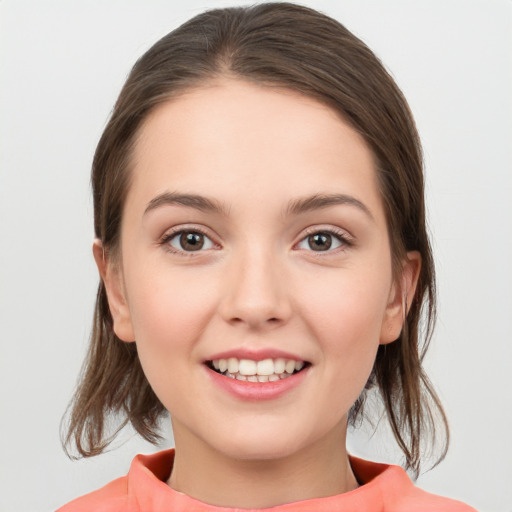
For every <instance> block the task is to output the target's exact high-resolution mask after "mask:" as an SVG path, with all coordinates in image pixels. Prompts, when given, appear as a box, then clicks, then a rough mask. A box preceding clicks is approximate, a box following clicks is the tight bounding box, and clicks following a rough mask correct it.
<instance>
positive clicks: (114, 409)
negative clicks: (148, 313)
mask: <svg viewBox="0 0 512 512" xmlns="http://www.w3.org/2000/svg"><path fill="white" fill-rule="evenodd" d="M165 412H166V411H165V408H164V407H163V405H162V404H161V402H160V400H159V399H158V398H157V396H156V395H155V393H154V392H153V390H152V389H151V387H150V385H149V383H148V381H147V379H146V376H145V375H144V372H143V371H142V367H141V364H140V361H139V357H138V354H137V347H136V345H135V343H126V342H124V341H122V340H120V339H119V338H118V337H117V336H116V335H115V334H114V331H113V325H112V317H111V314H110V310H109V305H108V300H107V294H106V291H105V287H104V285H103V283H101V284H100V285H99V288H98V293H97V299H96V309H95V312H94V321H93V328H92V334H91V344H90V345H89V350H88V353H87V356H86V359H85V363H84V366H83V368H82V370H81V374H80V378H79V382H78V386H77V389H76V392H75V395H74V397H73V400H72V401H71V403H70V405H69V406H68V409H67V413H66V415H67V416H68V417H69V426H68V427H67V429H66V431H65V432H64V435H63V446H64V450H65V451H66V453H67V454H68V456H70V457H74V456H73V455H72V454H71V452H70V450H69V448H70V445H71V444H74V445H75V446H76V448H77V451H78V454H79V455H80V456H82V457H90V456H94V455H99V454H100V453H102V452H103V450H104V449H105V448H106V446H108V444H110V443H111V442H112V440H113V439H114V438H115V436H116V435H117V434H118V433H119V431H120V430H122V429H123V428H124V427H125V426H126V425H127V424H128V423H131V424H132V425H133V427H134V429H135V430H136V431H137V432H138V433H139V434H140V435H141V436H142V437H143V438H144V439H146V440H147V441H149V442H152V443H155V442H157V441H158V440H159V439H160V436H159V435H158V433H157V432H158V420H159V418H160V417H161V415H162V414H164V413H165ZM111 415H115V416H119V415H121V416H122V417H123V419H122V421H121V422H120V423H119V424H118V425H117V427H116V429H115V431H114V432H108V428H107V427H108V425H107V419H108V418H109V417H110V416H111ZM75 458H76V457H75Z"/></svg>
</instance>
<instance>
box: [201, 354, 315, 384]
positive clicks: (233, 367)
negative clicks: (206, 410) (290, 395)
mask: <svg viewBox="0 0 512 512" xmlns="http://www.w3.org/2000/svg"><path fill="white" fill-rule="evenodd" d="M206 366H208V368H210V370H213V371H214V372H216V373H219V374H221V375H224V376H225V377H229V378H231V379H237V380H245V381H248V382H275V381H278V380H280V379H286V378H288V377H291V376H292V375H294V374H296V373H299V372H300V371H302V370H304V369H305V368H307V367H308V366H310V363H308V362H307V361H296V360H294V359H284V358H277V359H270V358H269V359H262V360H261V361H254V360H252V359H238V358H236V357H230V358H227V359H214V360H212V361H206Z"/></svg>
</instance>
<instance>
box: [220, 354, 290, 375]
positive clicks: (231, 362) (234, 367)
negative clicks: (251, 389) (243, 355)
mask: <svg viewBox="0 0 512 512" xmlns="http://www.w3.org/2000/svg"><path fill="white" fill-rule="evenodd" d="M294 366H295V364H294ZM228 372H229V373H237V372H238V359H237V358H236V357H230V358H229V359H228Z"/></svg>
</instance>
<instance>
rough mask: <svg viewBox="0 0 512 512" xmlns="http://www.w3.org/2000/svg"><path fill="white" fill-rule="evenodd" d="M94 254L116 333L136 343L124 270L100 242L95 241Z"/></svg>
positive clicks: (127, 340)
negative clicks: (127, 299) (127, 298)
mask: <svg viewBox="0 0 512 512" xmlns="http://www.w3.org/2000/svg"><path fill="white" fill-rule="evenodd" d="M92 252H93V255H94V259H95V261H96V265H97V267H98V271H99V273H100V276H101V279H102V281H103V284H104V286H105V290H106V292H107V298H108V305H109V308H110V314H111V315H112V320H113V321H114V332H115V333H116V336H117V337H118V338H119V339H121V340H123V341H126V342H131V341H134V340H135V336H134V333H133V326H132V321H131V316H130V309H129V307H128V303H127V301H126V292H125V288H124V281H123V273H122V270H121V268H120V266H119V265H117V264H116V263H115V262H113V261H112V260H111V259H110V258H109V257H108V255H107V253H106V251H104V248H103V244H102V243H101V241H100V240H98V239H96V240H94V243H93V246H92Z"/></svg>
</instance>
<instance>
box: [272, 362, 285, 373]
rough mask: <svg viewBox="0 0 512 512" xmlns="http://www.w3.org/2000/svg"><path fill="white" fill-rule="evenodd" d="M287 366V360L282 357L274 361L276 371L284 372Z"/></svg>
mask: <svg viewBox="0 0 512 512" xmlns="http://www.w3.org/2000/svg"><path fill="white" fill-rule="evenodd" d="M285 367H286V361H285V360H284V359H282V358H279V359H276V360H275V361H274V373H283V372H284V369H285Z"/></svg>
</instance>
